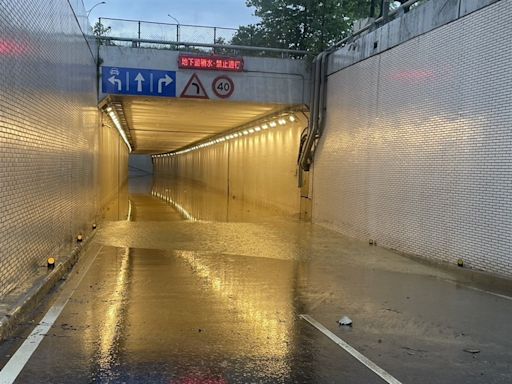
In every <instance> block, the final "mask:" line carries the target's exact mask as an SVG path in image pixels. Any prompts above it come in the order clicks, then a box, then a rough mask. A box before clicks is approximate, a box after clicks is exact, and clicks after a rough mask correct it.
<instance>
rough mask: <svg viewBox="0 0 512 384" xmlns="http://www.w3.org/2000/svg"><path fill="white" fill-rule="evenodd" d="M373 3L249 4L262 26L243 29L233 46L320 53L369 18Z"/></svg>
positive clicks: (279, 0) (269, 0)
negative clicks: (356, 23) (354, 23)
mask: <svg viewBox="0 0 512 384" xmlns="http://www.w3.org/2000/svg"><path fill="white" fill-rule="evenodd" d="M370 3H371V1H370V0H320V1H319V0H246V4H247V6H248V7H254V8H255V15H256V16H258V17H259V18H260V19H261V22H260V23H258V24H252V25H248V26H243V27H241V28H240V30H239V31H238V32H237V34H236V35H235V36H234V37H233V39H232V41H231V43H232V44H239V45H251V46H262V47H273V48H287V49H300V50H309V51H311V52H313V53H317V52H320V51H322V50H324V49H325V48H327V47H328V46H330V45H331V44H333V43H334V42H336V41H338V40H341V39H342V38H344V37H345V36H347V35H348V34H349V33H350V31H351V27H352V23H353V22H354V20H357V19H360V18H363V17H368V15H369V12H370ZM377 3H379V2H377ZM377 8H378V5H377ZM377 12H378V10H377Z"/></svg>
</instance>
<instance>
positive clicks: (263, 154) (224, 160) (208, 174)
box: [154, 116, 306, 215]
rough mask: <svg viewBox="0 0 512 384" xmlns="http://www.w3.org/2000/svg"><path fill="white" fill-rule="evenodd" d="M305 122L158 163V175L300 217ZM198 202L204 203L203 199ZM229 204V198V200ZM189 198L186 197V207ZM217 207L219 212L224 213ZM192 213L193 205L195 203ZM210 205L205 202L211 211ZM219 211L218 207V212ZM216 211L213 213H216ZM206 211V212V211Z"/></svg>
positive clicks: (158, 160)
mask: <svg viewBox="0 0 512 384" xmlns="http://www.w3.org/2000/svg"><path fill="white" fill-rule="evenodd" d="M305 124H306V122H305V120H304V119H303V118H302V117H300V116H298V119H297V121H296V122H294V123H288V124H287V125H285V126H282V127H277V128H272V129H269V130H267V131H262V132H260V133H256V134H253V135H250V136H247V137H242V138H239V139H234V140H230V141H229V142H226V143H219V144H216V145H213V146H211V147H207V148H203V149H200V150H197V151H193V152H190V153H187V154H183V155H179V156H175V157H163V158H155V159H154V165H155V168H154V169H155V174H156V175H158V176H160V177H162V176H163V177H167V178H178V179H181V180H186V181H189V182H192V183H196V184H197V185H199V186H201V188H204V187H207V189H208V190H209V191H210V192H211V193H213V195H215V194H216V195H218V196H227V195H229V200H230V201H231V202H232V203H235V202H244V203H249V204H253V205H256V206H260V207H262V208H267V209H270V210H275V211H276V213H284V214H288V215H294V214H298V213H299V205H300V200H299V199H300V195H299V189H298V188H297V154H298V148H299V142H300V134H301V132H302V130H303V129H304V127H305ZM195 200H196V201H195V202H194V203H195V204H198V203H200V202H198V201H197V197H196V199H195ZM223 200H224V201H225V200H226V198H225V197H224V199H223ZM183 201H186V196H180V202H183ZM222 204H224V202H220V203H219V204H217V207H216V208H217V209H219V210H220V209H223V208H222V207H220V205H222ZM185 205H190V207H187V208H191V209H192V201H190V204H186V203H185ZM207 205H210V206H211V205H212V201H211V200H210V202H209V204H208V202H206V201H205V207H203V208H206V210H207V209H208V207H206V206H207ZM212 208H213V207H212ZM212 208H210V209H212ZM203 212H204V211H203Z"/></svg>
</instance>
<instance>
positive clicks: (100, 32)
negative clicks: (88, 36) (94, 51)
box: [92, 20, 111, 37]
mask: <svg viewBox="0 0 512 384" xmlns="http://www.w3.org/2000/svg"><path fill="white" fill-rule="evenodd" d="M110 30H111V28H110V27H105V25H104V24H102V23H101V22H100V21H99V20H98V21H97V22H96V23H95V24H94V26H93V27H92V33H93V35H94V36H96V37H101V36H106V35H108V34H109V33H110Z"/></svg>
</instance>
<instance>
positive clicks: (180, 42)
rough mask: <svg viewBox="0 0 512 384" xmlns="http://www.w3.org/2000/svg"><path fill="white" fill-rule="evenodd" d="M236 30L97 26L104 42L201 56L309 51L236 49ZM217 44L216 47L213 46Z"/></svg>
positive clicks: (102, 22)
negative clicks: (181, 50) (196, 53)
mask: <svg viewBox="0 0 512 384" xmlns="http://www.w3.org/2000/svg"><path fill="white" fill-rule="evenodd" d="M237 32H238V29H236V28H223V27H211V26H203V25H188V24H168V23H156V22H151V21H139V20H124V19H111V18H105V17H101V18H99V20H98V23H96V25H95V27H94V34H95V35H96V36H97V37H98V38H99V39H100V43H102V44H109V45H118V46H130V47H140V48H157V49H173V50H180V49H183V50H187V51H194V52H198V53H211V54H223V55H231V54H235V55H241V54H243V55H257V56H261V55H264V56H275V57H283V56H287V57H288V56H293V57H298V56H303V55H304V54H305V52H299V51H294V50H286V49H273V48H263V47H262V48H259V49H258V48H256V49H254V48H255V47H240V46H237V47H234V46H232V45H231V44H232V40H233V37H234V36H235V35H236V34H237ZM213 45H215V46H213Z"/></svg>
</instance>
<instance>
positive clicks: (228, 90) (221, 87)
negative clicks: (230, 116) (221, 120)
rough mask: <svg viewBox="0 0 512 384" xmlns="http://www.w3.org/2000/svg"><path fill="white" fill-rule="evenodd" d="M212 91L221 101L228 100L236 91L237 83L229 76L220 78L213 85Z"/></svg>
mask: <svg viewBox="0 0 512 384" xmlns="http://www.w3.org/2000/svg"><path fill="white" fill-rule="evenodd" d="M212 90H213V92H214V93H215V95H217V97H220V98H221V99H227V98H228V97H230V96H231V95H232V94H233V92H234V91H235V83H234V82H233V80H231V78H229V77H227V76H219V77H217V78H216V79H215V80H213V83H212Z"/></svg>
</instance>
